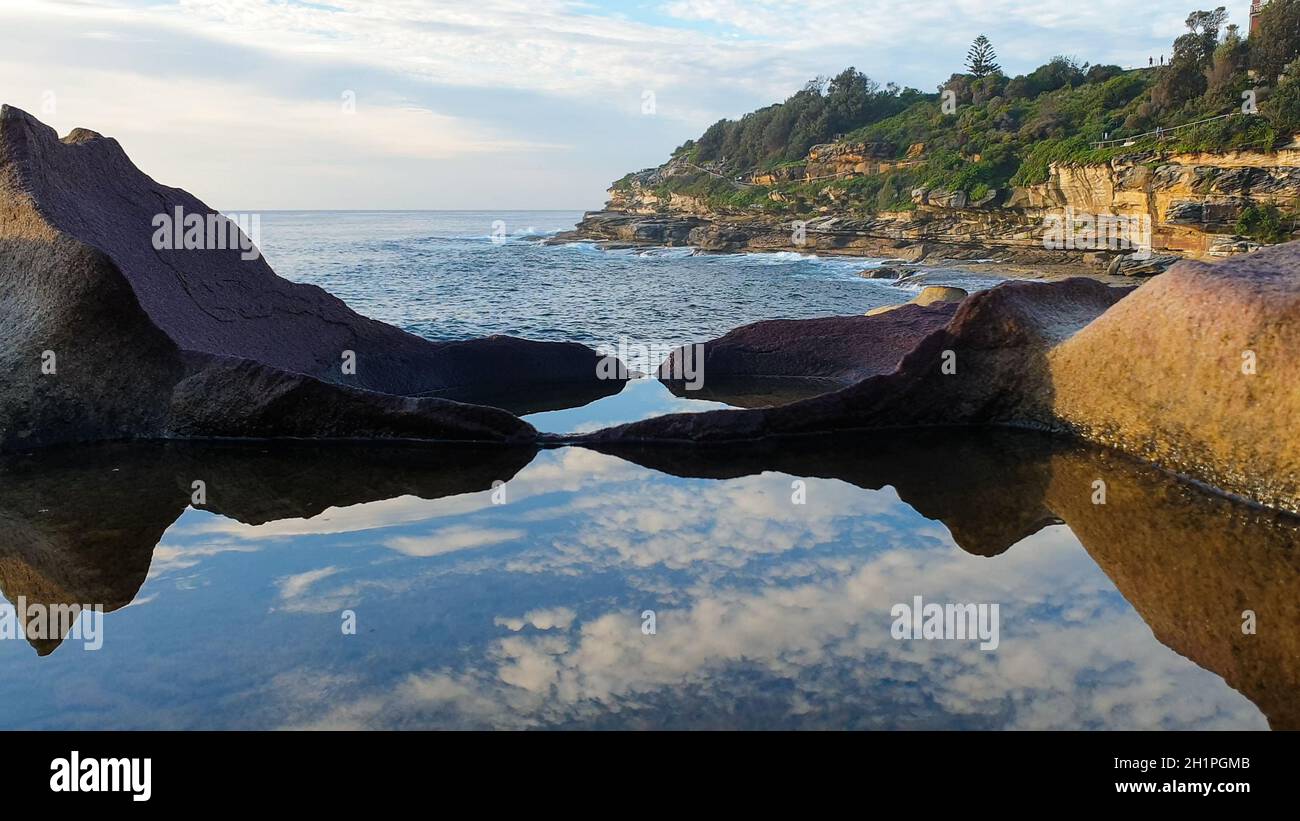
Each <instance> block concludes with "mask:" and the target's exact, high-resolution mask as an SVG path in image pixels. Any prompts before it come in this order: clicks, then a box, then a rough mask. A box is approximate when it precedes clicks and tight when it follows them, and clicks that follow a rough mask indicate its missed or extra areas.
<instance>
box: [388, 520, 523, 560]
mask: <svg viewBox="0 0 1300 821" xmlns="http://www.w3.org/2000/svg"><path fill="white" fill-rule="evenodd" d="M527 535H528V533H527V531H524V530H512V529H506V528H490V527H473V526H470V525H455V526H452V527H444V528H442V529H440V530H435V531H434V532H432V533H429V534H428V535H425V536H394V537H393V538H391V539H388V540H386V541H385V542H384V547H387V548H389V549H391V550H396V551H397V552H398V553H403V554H405V555H407V556H419V557H422V558H427V557H429V556H441V555H444V554H446V553H455V552H457V551H461V550H473V549H475V548H479V547H488V546H490V545H494V544H502V543H505V542H511V541H515V540H516V539H522V538H524V537H525V536H527Z"/></svg>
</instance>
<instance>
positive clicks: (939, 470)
mask: <svg viewBox="0 0 1300 821" xmlns="http://www.w3.org/2000/svg"><path fill="white" fill-rule="evenodd" d="M602 450H603V451H605V452H609V453H611V454H614V455H618V456H621V457H623V458H625V459H629V460H631V461H634V462H637V463H638V464H642V465H645V466H647V467H652V468H654V469H656V470H660V471H664V472H667V473H672V474H674V475H678V476H693V477H710V478H727V477H736V476H744V475H749V474H755V473H759V472H762V471H765V470H772V471H779V472H782V473H788V474H791V475H795V476H818V477H825V478H835V479H840V480H843V481H846V482H851V483H852V484H855V485H857V486H859V487H863V488H868V489H873V490H875V489H879V488H882V487H884V486H886V485H892V486H893V487H894V488H895V490H896V491H897V492H898V495H899V498H901V499H902V500H903V501H905V502H906V503H908V504H909V505H911V506H912V507H913V508H914V509H915V510H916V511H917V512H919V513H921V514H922V515H923V516H926V517H927V518H930V519H935V520H938V521H940V522H943V524H945V525H946V526H947V527H948V529H949V531H950V532H951V533H952V536H953V539H954V541H955V542H956V543H957V544H958V545H959V546H960V547H962V548H963V549H964V550H966V551H967V552H969V553H973V554H976V555H980V556H996V555H998V554H1000V553H1003V552H1004V551H1006V550H1007V549H1008V548H1010V547H1011V546H1012V545H1014V544H1015V543H1017V542H1019V541H1020V540H1021V539H1023V538H1025V537H1027V536H1029V535H1032V534H1033V533H1036V532H1037V531H1039V530H1040V529H1042V528H1043V527H1045V526H1047V525H1050V524H1055V523H1064V524H1066V525H1068V526H1069V527H1070V529H1071V531H1073V532H1074V534H1075V535H1076V537H1077V538H1078V539H1079V541H1080V542H1081V543H1082V544H1083V546H1084V548H1085V549H1086V550H1087V551H1088V553H1089V555H1090V556H1091V557H1092V558H1093V560H1094V561H1096V562H1097V564H1098V565H1099V566H1100V567H1101V569H1102V570H1103V571H1104V572H1105V573H1106V575H1107V576H1108V577H1109V578H1110V579H1111V581H1112V582H1114V584H1115V586H1116V587H1117V588H1118V590H1119V591H1120V593H1121V594H1122V595H1123V596H1124V598H1125V599H1126V600H1127V601H1128V602H1129V603H1130V604H1132V605H1133V607H1134V609H1135V610H1136V611H1137V612H1138V614H1139V615H1141V616H1142V618H1143V620H1144V621H1145V622H1146V623H1147V625H1148V626H1149V627H1150V628H1151V630H1152V632H1153V633H1154V634H1155V636H1156V638H1157V639H1159V640H1160V641H1161V643H1163V644H1165V645H1166V646H1167V647H1169V648H1171V649H1172V650H1174V651H1175V652H1177V653H1179V654H1180V655H1182V656H1185V657H1187V658H1189V659H1191V660H1192V661H1194V662H1196V663H1197V664H1198V665H1200V666H1201V667H1203V668H1205V669H1207V670H1210V671H1212V672H1214V673H1216V674H1218V675H1219V676H1221V677H1223V679H1224V680H1225V681H1226V682H1227V683H1228V684H1229V685H1230V686H1232V687H1233V688H1234V689H1236V690H1238V691H1239V692H1241V693H1242V694H1243V695H1245V696H1246V697H1247V698H1249V699H1250V700H1251V701H1252V702H1254V703H1255V704H1256V705H1257V706H1258V707H1259V708H1260V710H1261V711H1262V712H1263V713H1264V714H1265V715H1266V716H1267V717H1268V720H1269V723H1270V725H1271V726H1272V727H1273V728H1274V729H1300V698H1297V696H1296V693H1297V692H1300V632H1298V629H1300V519H1296V518H1294V517H1290V516H1287V515H1285V514H1282V513H1277V512H1274V511H1270V510H1265V509H1261V508H1257V507H1254V506H1249V505H1245V504H1240V503H1237V502H1235V501H1232V500H1230V499H1228V498H1225V497H1222V496H1218V495H1215V494H1211V493H1207V492H1204V491H1202V490H1200V489H1199V488H1197V487H1195V486H1193V485H1191V484H1188V483H1185V482H1182V481H1179V480H1177V479H1175V478H1174V477H1172V476H1171V475H1169V474H1167V473H1165V472H1163V471H1161V470H1158V469H1156V468H1153V467H1150V466H1147V465H1143V464H1141V463H1138V462H1134V461H1132V460H1129V459H1127V458H1124V457H1123V456H1120V455H1117V454H1113V453H1109V452H1106V451H1102V450H1099V449H1096V448H1091V447H1087V446H1081V445H1076V444H1072V443H1067V442H1064V441H1061V440H1056V439H1052V438H1049V437H1046V436H1043V435H1039V434H1035V433H1019V432H1013V431H979V432H976V433H971V432H968V431H958V430H953V431H919V432H906V433H905V432H901V431H900V432H895V433H893V434H892V435H885V436H882V435H880V434H878V433H877V434H873V435H870V436H865V435H863V436H860V435H856V434H853V435H840V436H818V437H808V438H801V439H795V440H784V441H763V442H759V443H754V445H752V446H750V447H745V448H737V447H735V446H731V447H723V446H718V447H668V448H665V447H662V446H661V447H658V448H628V447H624V448H602ZM1097 480H1101V481H1103V482H1105V486H1106V496H1105V503H1104V504H1097V503H1094V502H1095V498H1094V497H1095V485H1094V483H1095V482H1096V481H1097ZM1245 611H1251V612H1252V613H1253V614H1254V615H1255V617H1256V620H1257V630H1256V632H1255V633H1253V634H1251V633H1248V632H1245V631H1243V624H1244V623H1245V615H1246V614H1245Z"/></svg>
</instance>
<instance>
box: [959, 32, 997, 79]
mask: <svg viewBox="0 0 1300 821" xmlns="http://www.w3.org/2000/svg"><path fill="white" fill-rule="evenodd" d="M997 60H998V55H997V53H996V52H994V51H993V44H992V43H990V42H989V38H987V37H985V36H984V35H983V34H981V35H980V36H979V37H976V38H975V42H974V43H971V47H970V51H968V52H966V68H967V69H968V70H969V72H970V73H971V74H974V75H975V76H976V77H988V76H989V75H990V74H997V73H999V72H1001V71H1002V66H1000V65H998V63H997Z"/></svg>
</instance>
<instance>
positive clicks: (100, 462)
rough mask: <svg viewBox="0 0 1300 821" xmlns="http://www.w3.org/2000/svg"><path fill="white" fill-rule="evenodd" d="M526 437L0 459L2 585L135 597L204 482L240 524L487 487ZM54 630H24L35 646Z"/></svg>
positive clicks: (6, 589)
mask: <svg viewBox="0 0 1300 821" xmlns="http://www.w3.org/2000/svg"><path fill="white" fill-rule="evenodd" d="M535 454H536V451H535V450H534V449H532V448H519V447H503V446H475V445H420V446H409V447H408V446H403V445H382V446H374V445H367V446H362V445H355V446H353V445H346V444H334V445H312V444H305V443H304V444H301V445H295V444H289V445H286V444H284V443H276V445H275V446H274V447H257V446H250V445H248V444H230V445H223V444H192V443H171V444H130V445H126V444H123V445H103V446H93V447H80V448H63V449H52V450H47V451H42V452H40V453H38V454H34V455H25V456H6V457H3V458H0V529H2V530H3V531H4V533H5V535H6V538H5V539H4V541H3V542H2V543H0V593H3V594H4V596H5V598H6V599H8V600H9V601H11V602H16V601H17V600H18V597H19V596H23V597H25V599H26V601H28V602H32V603H39V604H43V605H57V604H76V603H83V604H84V603H94V604H103V605H104V610H105V612H111V611H114V610H117V609H119V608H121V607H123V606H125V605H127V604H130V603H131V601H132V600H133V599H134V598H135V596H136V594H137V593H138V592H139V590H140V586H141V585H142V584H143V583H144V580H145V577H146V576H147V575H148V572H149V565H150V562H151V559H152V556H153V552H154V547H155V546H156V545H157V544H158V542H159V541H160V540H161V539H162V536H163V534H164V532H166V530H167V528H168V527H170V526H171V525H172V523H173V522H175V521H176V519H177V518H178V517H179V516H180V515H181V513H182V512H184V510H185V508H186V507H187V506H189V504H190V501H191V494H192V492H193V490H192V487H193V482H194V481H195V480H200V481H202V482H203V483H204V485H205V495H206V504H201V505H196V507H199V508H202V509H206V510H209V511H211V512H213V513H217V514H220V515H222V516H225V517H227V518H230V519H234V520H236V521H239V522H243V523H245V524H254V525H255V524H263V523H265V522H270V521H275V520H279V519H290V518H309V517H311V516H315V515H317V514H319V513H320V512H322V511H323V510H325V509H326V508H329V507H343V506H347V505H355V504H360V503H362V502H369V501H378V500H382V499H390V498H394V497H397V496H404V495H410V496H418V497H420V498H423V499H439V498H442V497H445V496H453V495H457V494H462V493H471V492H474V491H480V490H485V489H487V488H490V487H491V486H492V483H493V482H494V481H498V480H500V481H506V480H508V479H510V478H511V477H513V476H514V475H515V474H516V473H518V472H519V470H520V469H522V468H523V467H524V466H525V465H527V464H528V463H529V462H530V461H532V459H533V457H534V455H535ZM61 641H62V639H61V638H59V639H53V638H51V639H31V640H30V643H31V644H32V646H33V647H35V648H36V651H37V653H39V654H40V655H48V654H49V653H51V652H53V651H54V649H55V648H56V647H58V646H59V644H60V642H61Z"/></svg>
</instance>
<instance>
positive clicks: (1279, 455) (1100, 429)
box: [1048, 243, 1300, 513]
mask: <svg viewBox="0 0 1300 821" xmlns="http://www.w3.org/2000/svg"><path fill="white" fill-rule="evenodd" d="M1298 354H1300V243H1292V244H1289V245H1283V246H1278V247H1275V248H1269V249H1264V250H1261V251H1259V252H1257V253H1255V254H1251V255H1249V256H1244V257H1237V258H1234V259H1232V260H1229V261H1225V262H1222V263H1219V264H1216V265H1210V264H1205V263H1199V262H1191V261H1184V262H1180V263H1178V264H1177V265H1175V266H1174V267H1173V268H1171V269H1170V270H1169V271H1168V272H1167V273H1165V274H1163V275H1162V276H1160V277H1158V278H1156V279H1154V280H1152V281H1151V282H1150V283H1148V284H1146V285H1144V286H1142V287H1141V288H1140V289H1138V290H1137V291H1136V292H1135V293H1134V294H1133V295H1132V296H1131V297H1129V298H1128V299H1125V300H1124V301H1123V302H1121V303H1120V304H1118V305H1116V306H1115V307H1114V308H1112V309H1111V310H1109V311H1107V312H1106V313H1104V314H1103V315H1102V316H1101V317H1099V318H1098V319H1097V321H1095V322H1093V323H1092V324H1090V325H1089V326H1088V327H1086V328H1084V329H1083V330H1082V331H1080V332H1079V333H1078V334H1077V335H1076V336H1075V337H1073V338H1072V339H1070V340H1069V341H1067V342H1065V343H1064V344H1062V345H1061V346H1059V348H1057V349H1055V350H1053V351H1052V352H1051V354H1050V356H1049V366H1048V367H1049V371H1050V373H1049V376H1048V379H1049V382H1050V384H1051V385H1052V388H1053V396H1052V414H1053V416H1054V417H1055V418H1056V419H1058V420H1060V421H1061V422H1062V423H1064V424H1065V426H1066V427H1067V428H1068V429H1070V430H1071V431H1073V432H1075V433H1077V434H1079V435H1081V436H1083V437H1084V438H1086V439H1089V440H1092V441H1096V442H1101V443H1104V444H1107V445H1111V446H1113V447H1116V448H1118V449H1120V450H1123V451H1126V452H1128V453H1132V454H1134V455H1136V456H1139V457H1141V458H1143V459H1145V460H1148V461H1151V462H1155V463H1157V464H1159V465H1162V466H1164V467H1167V468H1170V469H1171V470H1174V471H1176V472H1178V473H1182V474H1184V475H1187V476H1191V477H1193V478H1196V479H1199V480H1201V481H1204V482H1206V483H1208V484H1210V485H1213V486H1215V487H1218V488H1221V489H1223V490H1226V491H1228V492H1230V493H1235V494H1239V495H1242V496H1245V497H1247V498H1250V499H1253V500H1255V501H1258V502H1261V503H1263V504H1266V505H1269V506H1271V507H1277V508H1281V509H1284V510H1288V511H1291V512H1293V513H1300V437H1297V436H1296V435H1295V430H1294V425H1295V420H1296V419H1297V418H1300V359H1298Z"/></svg>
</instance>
